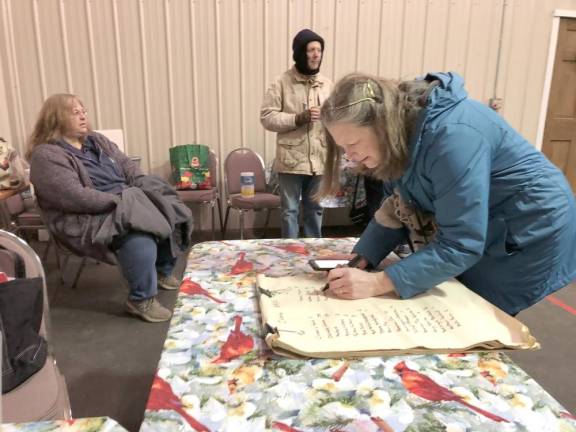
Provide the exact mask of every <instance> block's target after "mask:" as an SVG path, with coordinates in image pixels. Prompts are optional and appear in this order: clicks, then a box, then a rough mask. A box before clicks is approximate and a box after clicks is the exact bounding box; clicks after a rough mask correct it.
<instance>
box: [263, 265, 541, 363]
mask: <svg viewBox="0 0 576 432" xmlns="http://www.w3.org/2000/svg"><path fill="white" fill-rule="evenodd" d="M324 284H325V280H324V279H321V278H317V277H313V276H308V275H306V276H294V277H282V278H269V277H266V276H262V275H259V276H258V286H259V294H260V305H261V312H262V320H263V322H264V323H265V324H267V325H268V326H269V330H271V331H272V333H275V334H276V337H275V338H272V339H274V340H275V343H276V344H281V345H279V346H282V347H283V348H285V349H290V348H293V349H294V350H296V351H297V352H299V353H310V354H319V353H346V352H369V351H383V350H392V351H394V352H397V351H399V350H400V351H405V352H411V351H420V350H422V349H424V350H426V349H429V350H442V351H463V350H467V349H471V348H473V347H477V348H481V349H503V348H508V349H533V348H537V347H538V343H537V342H536V341H535V339H534V338H533V337H532V336H531V335H530V333H529V331H528V329H527V328H526V327H525V326H524V325H523V324H522V323H521V322H520V321H518V320H516V319H515V318H513V317H511V316H509V315H507V314H506V313H504V312H502V311H501V310H500V309H498V308H496V307H495V306H493V305H492V304H490V303H488V302H487V301H486V300H484V299H483V298H482V297H480V296H478V295H477V294H475V293H474V292H472V291H470V290H469V289H467V288H466V287H465V286H464V285H462V284H461V283H459V282H457V281H448V282H445V283H442V284H440V285H439V286H438V287H436V288H434V289H431V290H429V291H428V292H426V293H424V294H421V295H419V296H417V297H414V298H411V299H406V300H401V299H399V298H397V297H394V298H392V297H384V296H383V297H372V298H368V299H360V300H342V299H338V298H334V297H331V296H329V295H326V294H325V293H323V292H322V288H323V286H324Z"/></svg>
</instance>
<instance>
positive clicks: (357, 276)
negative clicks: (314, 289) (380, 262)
mask: <svg viewBox="0 0 576 432" xmlns="http://www.w3.org/2000/svg"><path fill="white" fill-rule="evenodd" d="M328 284H329V288H328V292H329V293H330V294H332V295H333V296H335V297H338V298H341V299H347V300H354V299H361V298H368V297H377V296H381V295H385V294H396V292H395V291H394V283H393V282H392V280H391V279H390V278H389V277H388V275H387V274H386V273H385V272H383V271H381V272H376V273H370V272H367V271H364V270H360V269H357V268H351V267H339V268H335V269H333V270H330V271H329V272H328Z"/></svg>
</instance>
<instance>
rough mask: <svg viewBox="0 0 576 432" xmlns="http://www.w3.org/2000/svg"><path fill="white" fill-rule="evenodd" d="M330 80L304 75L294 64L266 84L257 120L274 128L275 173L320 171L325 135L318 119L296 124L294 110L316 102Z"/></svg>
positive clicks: (327, 92) (319, 102) (321, 99)
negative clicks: (299, 124) (275, 134)
mask: <svg viewBox="0 0 576 432" xmlns="http://www.w3.org/2000/svg"><path fill="white" fill-rule="evenodd" d="M332 86H333V84H332V81H330V80H329V79H328V78H326V77H324V76H322V75H321V74H317V75H314V76H306V75H302V74H300V73H299V72H298V71H297V70H296V68H295V67H292V68H291V69H289V70H288V71H286V72H284V73H283V74H282V75H280V76H279V77H278V78H276V79H275V80H274V82H273V83H272V84H271V85H270V87H269V88H268V90H267V91H266V94H265V95H264V101H263V103H262V108H261V110H260V122H261V123H262V126H264V128H266V129H267V130H269V131H272V132H277V133H278V135H277V137H276V161H275V164H274V169H275V171H276V172H278V173H289V174H305V175H322V173H323V172H324V162H325V160H326V136H325V134H324V128H323V126H322V124H321V123H320V122H319V121H315V122H311V123H308V124H305V125H302V126H300V127H298V126H296V114H298V113H300V112H302V111H305V110H307V109H308V108H309V107H314V106H320V105H322V103H324V100H326V98H328V96H329V95H330V92H331V91H332Z"/></svg>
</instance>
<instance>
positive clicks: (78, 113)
mask: <svg viewBox="0 0 576 432" xmlns="http://www.w3.org/2000/svg"><path fill="white" fill-rule="evenodd" d="M86 114H88V110H87V109H86V108H82V109H75V110H72V115H73V116H74V117H81V116H85V115H86Z"/></svg>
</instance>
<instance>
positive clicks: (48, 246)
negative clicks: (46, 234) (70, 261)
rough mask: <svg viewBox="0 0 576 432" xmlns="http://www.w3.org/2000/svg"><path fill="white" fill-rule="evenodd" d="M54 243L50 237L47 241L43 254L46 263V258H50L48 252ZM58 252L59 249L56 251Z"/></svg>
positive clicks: (43, 260)
mask: <svg viewBox="0 0 576 432" xmlns="http://www.w3.org/2000/svg"><path fill="white" fill-rule="evenodd" d="M51 243H52V241H51V240H50V239H48V241H47V242H46V247H45V248H44V253H43V254H42V262H43V263H46V260H47V259H48V252H49V251H50V244H51ZM56 254H58V251H56Z"/></svg>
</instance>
